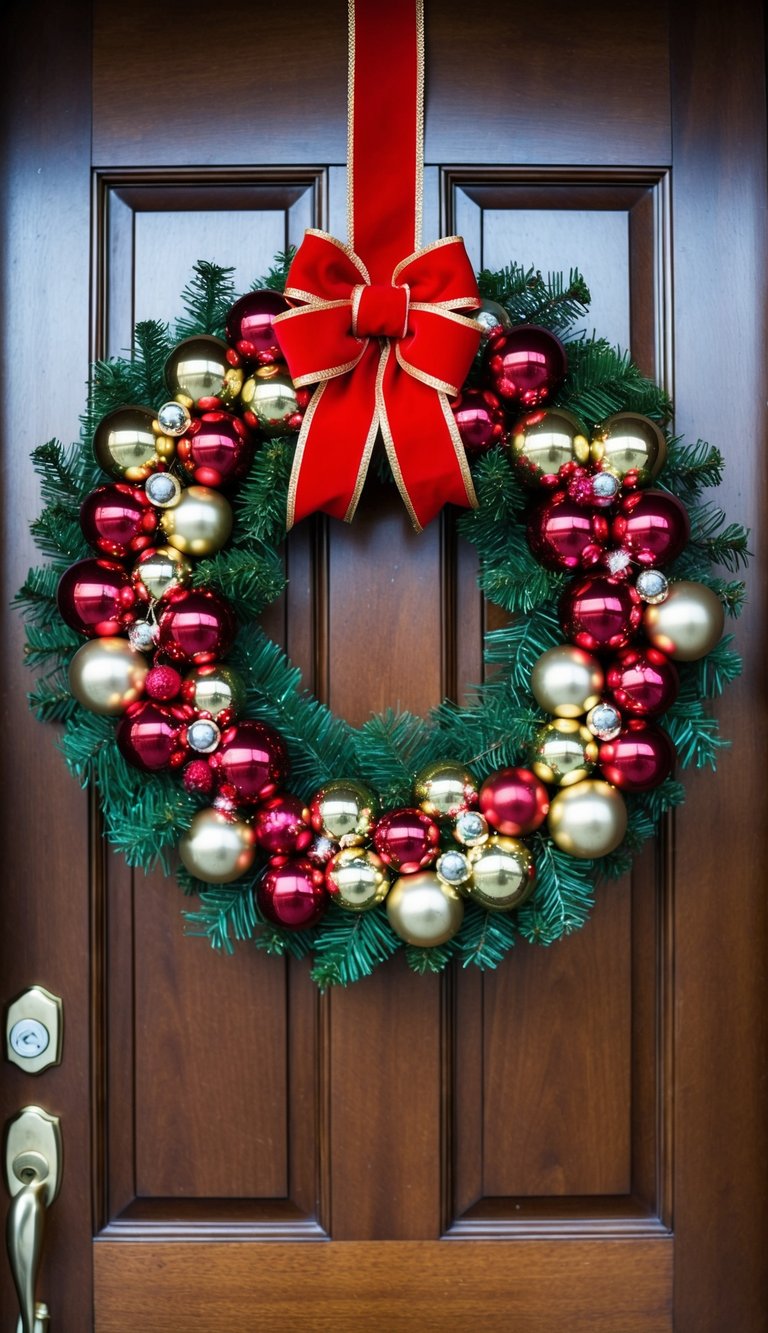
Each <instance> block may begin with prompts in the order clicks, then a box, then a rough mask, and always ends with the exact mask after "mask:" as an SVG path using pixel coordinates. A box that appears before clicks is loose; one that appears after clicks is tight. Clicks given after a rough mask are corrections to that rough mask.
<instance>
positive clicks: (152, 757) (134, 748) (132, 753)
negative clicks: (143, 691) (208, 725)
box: [116, 699, 181, 773]
mask: <svg viewBox="0 0 768 1333" xmlns="http://www.w3.org/2000/svg"><path fill="white" fill-rule="evenodd" d="M180 726H181V724H180V722H179V720H178V719H177V718H175V717H174V716H173V713H172V712H171V710H170V709H169V708H164V707H163V706H162V705H161V704H157V703H155V702H154V701H153V700H150V699H144V700H141V701H139V702H138V703H135V704H131V705H130V706H129V707H128V708H127V709H126V711H125V713H124V714H123V716H122V717H121V719H120V721H119V723H118V726H117V733H116V737H117V744H118V747H119V749H120V753H121V754H122V755H123V757H124V758H125V759H127V760H128V763H129V764H133V766H134V767H135V768H142V769H144V770H145V771H146V772H148V773H154V772H156V770H157V769H160V768H167V767H168V766H169V764H170V763H171V756H172V754H173V753H174V750H175V747H176V742H177V737H178V732H179V729H180Z"/></svg>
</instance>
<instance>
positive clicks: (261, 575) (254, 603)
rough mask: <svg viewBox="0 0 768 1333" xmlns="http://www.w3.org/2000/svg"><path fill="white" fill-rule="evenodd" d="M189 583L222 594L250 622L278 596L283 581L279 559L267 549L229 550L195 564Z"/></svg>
mask: <svg viewBox="0 0 768 1333" xmlns="http://www.w3.org/2000/svg"><path fill="white" fill-rule="evenodd" d="M192 583H193V585H194V586H195V587H196V588H213V589H215V590H217V591H218V592H221V593H222V594H223V595H224V596H225V597H227V598H228V600H229V601H230V602H231V603H232V605H233V606H235V607H236V609H237V614H238V616H239V617H240V619H241V620H252V619H255V617H256V616H259V615H261V612H262V611H263V610H264V608H265V607H266V606H269V605H270V604H271V603H272V602H274V601H275V600H276V599H277V598H278V597H279V596H280V594H281V592H282V591H283V589H284V588H285V583H286V579H285V573H284V571H283V566H282V564H281V562H280V560H279V558H278V557H277V555H276V554H275V552H274V551H271V550H270V549H269V548H268V547H263V548H262V549H261V550H260V551H253V550H243V549H241V548H240V547H230V549H229V550H225V551H218V552H217V553H216V554H215V555H214V556H212V557H210V559H208V560H200V561H198V563H197V564H196V566H195V569H194V572H193V575H192Z"/></svg>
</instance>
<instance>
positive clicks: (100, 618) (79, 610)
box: [56, 557, 136, 639]
mask: <svg viewBox="0 0 768 1333" xmlns="http://www.w3.org/2000/svg"><path fill="white" fill-rule="evenodd" d="M56 602H57V605H58V608H59V615H60V616H61V618H62V620H63V621H64V623H65V625H69V628H70V629H74V630H77V631H78V633H79V634H86V635H87V636H88V638H89V639H91V638H95V637H96V636H97V635H98V636H99V637H104V636H111V635H113V634H119V633H120V631H121V629H123V628H124V626H125V625H129V624H130V623H131V621H132V620H135V619H136V606H135V603H136V595H135V593H134V591H133V588H132V587H131V581H130V579H129V577H128V575H127V574H126V572H125V570H124V569H123V566H122V565H118V564H116V563H115V562H114V561H113V560H98V559H96V558H95V557H94V558H91V559H88V560H78V562H77V564H75V565H70V567H69V569H67V570H65V571H64V573H63V574H62V576H61V578H60V579H59V586H58V589H57V591H56Z"/></svg>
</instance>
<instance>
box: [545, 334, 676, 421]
mask: <svg viewBox="0 0 768 1333" xmlns="http://www.w3.org/2000/svg"><path fill="white" fill-rule="evenodd" d="M567 350H568V375H567V376H566V380H565V384H564V386H563V389H562V391H561V392H560V394H559V395H558V402H559V403H560V404H561V405H562V406H563V407H567V408H568V409H569V410H570V411H571V412H575V414H576V416H577V417H579V418H581V419H582V420H583V421H585V422H586V423H587V424H588V425H589V426H595V425H597V424H598V423H599V422H601V421H604V420H605V418H606V417H609V416H612V415H613V413H614V412H621V411H625V412H626V411H629V412H639V413H641V414H642V415H644V416H648V417H651V418H652V419H653V420H654V421H660V422H662V423H663V422H665V421H668V420H669V417H670V415H671V412H672V404H671V402H670V400H669V397H668V396H667V394H665V393H664V391H663V389H660V388H659V386H658V385H657V384H656V383H655V382H654V381H653V380H651V379H648V377H647V376H646V375H643V373H642V371H640V370H639V369H638V367H637V366H636V365H635V364H634V363H633V361H632V360H631V358H630V355H629V352H623V351H622V350H621V348H617V347H611V345H610V343H608V342H606V340H605V339H604V338H596V337H592V338H578V339H576V340H575V341H573V342H569V343H568V347H567Z"/></svg>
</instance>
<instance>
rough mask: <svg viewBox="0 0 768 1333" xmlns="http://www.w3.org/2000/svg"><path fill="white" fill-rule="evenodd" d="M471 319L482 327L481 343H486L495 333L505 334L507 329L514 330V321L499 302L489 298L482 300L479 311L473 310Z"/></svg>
mask: <svg viewBox="0 0 768 1333" xmlns="http://www.w3.org/2000/svg"><path fill="white" fill-rule="evenodd" d="M471 318H472V319H474V320H475V322H476V323H477V324H479V325H480V330H481V332H480V340H481V343H486V342H487V341H488V339H489V338H490V337H491V335H492V334H494V333H503V332H504V331H505V330H506V329H511V328H512V320H511V319H510V317H509V315H508V314H507V312H506V310H505V309H504V307H503V305H499V303H498V301H489V300H488V299H487V298H485V297H484V298H483V300H481V302H480V305H479V307H478V309H477V310H473V311H472V313H471Z"/></svg>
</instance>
